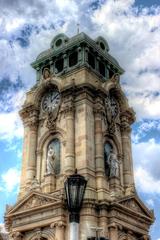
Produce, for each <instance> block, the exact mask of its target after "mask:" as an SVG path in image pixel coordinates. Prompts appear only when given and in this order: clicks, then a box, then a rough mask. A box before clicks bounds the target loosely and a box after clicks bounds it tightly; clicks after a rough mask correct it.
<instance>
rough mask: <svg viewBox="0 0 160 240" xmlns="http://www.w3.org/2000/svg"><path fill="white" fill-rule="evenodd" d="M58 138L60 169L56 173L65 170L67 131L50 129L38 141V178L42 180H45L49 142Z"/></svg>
mask: <svg viewBox="0 0 160 240" xmlns="http://www.w3.org/2000/svg"><path fill="white" fill-rule="evenodd" d="M54 139H58V140H59V143H60V153H59V155H60V160H59V161H60V162H59V165H60V171H59V172H56V174H57V175H58V174H60V173H61V172H63V161H62V158H64V151H65V149H64V146H65V132H64V131H61V130H57V131H53V132H50V131H49V130H48V131H47V132H46V133H45V134H44V135H43V136H42V137H41V138H40V140H39V142H38V148H37V152H39V153H40V154H39V160H38V161H39V169H38V176H39V177H38V178H39V180H40V182H41V181H42V180H43V178H44V175H45V174H46V167H47V151H48V146H49V144H50V143H51V142H52V141H53V140H54Z"/></svg>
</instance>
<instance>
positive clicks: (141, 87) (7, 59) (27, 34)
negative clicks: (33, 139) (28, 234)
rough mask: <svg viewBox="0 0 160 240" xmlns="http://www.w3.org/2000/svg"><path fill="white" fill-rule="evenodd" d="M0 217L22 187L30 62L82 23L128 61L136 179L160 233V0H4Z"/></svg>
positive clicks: (125, 81) (159, 237) (0, 19)
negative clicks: (21, 113)
mask: <svg viewBox="0 0 160 240" xmlns="http://www.w3.org/2000/svg"><path fill="white" fill-rule="evenodd" d="M0 9H1V10H0V11H1V14H0V123H1V124H0V172H1V175H0V203H1V204H0V223H3V215H4V210H5V205H6V204H13V203H14V202H15V200H16V196H17V192H18V183H19V176H20V166H21V156H22V153H21V152H22V138H23V127H22V123H21V120H20V118H19V116H18V111H19V109H20V107H21V104H22V103H23V101H24V99H25V95H24V94H25V92H26V91H27V90H28V89H29V88H30V87H31V86H32V85H33V84H34V83H35V73H34V70H33V69H32V68H31V67H30V63H31V62H33V61H34V59H35V58H36V56H37V55H38V54H39V53H40V52H41V51H43V50H45V49H47V48H49V46H50V42H51V40H52V38H53V37H54V36H55V35H56V34H58V33H60V32H64V33H66V34H67V35H68V36H73V35H75V34H76V31H77V27H76V25H77V23H79V24H80V31H83V32H86V33H87V34H88V35H90V36H91V37H92V38H96V37H97V36H99V35H102V36H103V37H105V38H106V40H107V41H108V43H109V46H110V53H111V54H112V55H113V56H114V57H116V59H117V60H118V61H119V63H120V65H121V66H122V67H123V68H124V69H125V71H126V72H125V74H124V75H123V76H122V77H121V83H122V87H123V89H124V91H125V93H126V95H127V97H128V99H129V103H130V105H131V106H132V107H133V108H134V110H135V112H136V116H137V122H136V123H135V124H134V125H133V131H132V150H133V159H134V169H135V181H136V186H137V190H138V193H139V195H140V197H141V198H142V199H143V201H144V202H145V204H146V205H147V206H148V207H149V208H152V209H154V211H155V216H156V221H155V223H154V225H153V226H152V228H151V231H150V234H151V236H152V239H153V240H160V210H159V209H160V164H159V163H160V159H159V156H160V107H159V106H160V44H159V42H160V2H159V0H137V1H134V0H106V1H105V0H98V1H93V0H81V1H79V0H28V1H22V0H1V1H0Z"/></svg>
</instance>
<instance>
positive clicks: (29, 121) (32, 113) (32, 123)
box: [20, 105, 39, 186]
mask: <svg viewBox="0 0 160 240" xmlns="http://www.w3.org/2000/svg"><path fill="white" fill-rule="evenodd" d="M38 114H39V110H38V109H37V108H36V107H35V106H33V105H26V106H24V107H23V109H22V110H21V111H20V116H21V118H22V120H23V124H24V128H25V139H24V145H23V151H24V155H23V163H22V168H23V173H24V177H23V178H25V179H23V181H25V185H26V184H28V186H29V185H30V183H31V182H32V180H33V179H34V177H36V176H35V175H36V148H37V130H38ZM23 173H22V174H23Z"/></svg>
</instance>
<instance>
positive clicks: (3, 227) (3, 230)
mask: <svg viewBox="0 0 160 240" xmlns="http://www.w3.org/2000/svg"><path fill="white" fill-rule="evenodd" d="M0 233H7V231H6V229H5V226H4V223H0Z"/></svg>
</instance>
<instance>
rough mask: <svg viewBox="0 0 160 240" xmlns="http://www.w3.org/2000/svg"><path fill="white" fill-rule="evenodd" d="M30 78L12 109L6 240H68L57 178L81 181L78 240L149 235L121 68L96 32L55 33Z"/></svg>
mask: <svg viewBox="0 0 160 240" xmlns="http://www.w3.org/2000/svg"><path fill="white" fill-rule="evenodd" d="M32 67H33V68H34V69H35V70H36V74H37V81H36V84H35V85H34V86H33V87H32V88H31V90H30V91H29V92H27V93H26V100H25V103H24V105H23V106H22V110H21V111H20V116H21V118H22V121H23V124H24V144H23V160H22V174H21V181H20V192H19V196H18V200H17V203H16V204H15V205H14V206H12V207H9V208H8V209H7V210H6V215H5V221H6V226H7V228H8V231H9V233H10V239H14V240H21V239H24V240H35V239H40V240H41V239H43V240H69V220H68V211H67V209H66V202H65V195H64V181H65V179H66V178H67V176H68V175H70V174H73V173H74V171H75V169H77V170H78V173H79V174H81V175H83V176H84V177H85V178H86V179H87V188H86V191H85V196H84V201H83V206H82V210H81V212H80V229H79V231H80V235H79V236H80V239H79V240H87V239H90V238H91V237H95V236H96V233H97V231H98V230H99V235H100V236H101V237H105V238H109V239H110V240H138V239H145V240H147V239H149V235H148V231H149V227H150V225H151V223H152V222H153V219H154V216H153V212H152V211H150V210H148V209H147V208H146V206H145V205H144V204H143V203H142V201H141V200H140V199H139V198H138V196H137V194H136V191H135V186H134V178H133V166H132V153H131V136H130V135H131V127H130V125H131V124H132V123H133V122H134V120H135V114H134V111H133V110H132V108H130V107H129V105H128V101H127V99H126V97H125V95H124V93H123V91H122V89H121V86H120V75H121V74H123V72H124V70H123V69H122V68H121V67H120V65H119V63H118V62H117V61H116V60H115V58H113V57H112V56H111V55H110V54H109V46H108V43H107V42H106V40H105V39H104V38H103V37H98V38H97V39H96V40H92V39H91V38H90V37H88V36H87V35H86V34H84V33H80V34H78V35H76V36H74V37H72V38H68V37H67V36H66V35H65V34H59V35H57V36H56V37H55V38H54V39H53V40H52V42H51V45H50V48H49V49H48V50H46V51H44V52H42V53H41V54H40V55H39V56H38V57H37V59H36V60H35V61H34V62H33V63H32Z"/></svg>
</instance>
